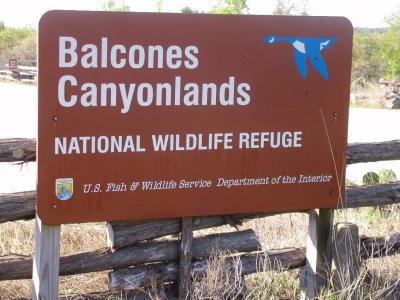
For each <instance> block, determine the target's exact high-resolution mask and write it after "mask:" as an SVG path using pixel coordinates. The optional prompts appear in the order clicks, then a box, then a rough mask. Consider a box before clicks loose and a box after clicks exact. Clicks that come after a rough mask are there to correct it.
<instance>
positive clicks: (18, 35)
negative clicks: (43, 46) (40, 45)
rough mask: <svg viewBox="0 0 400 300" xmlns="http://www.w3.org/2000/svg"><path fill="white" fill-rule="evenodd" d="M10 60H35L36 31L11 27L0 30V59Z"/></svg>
mask: <svg viewBox="0 0 400 300" xmlns="http://www.w3.org/2000/svg"><path fill="white" fill-rule="evenodd" d="M10 58H20V59H35V58H36V31H34V30H33V29H29V28H12V27H5V28H4V29H3V30H0V59H1V60H7V59H10Z"/></svg>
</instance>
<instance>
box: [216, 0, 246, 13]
mask: <svg viewBox="0 0 400 300" xmlns="http://www.w3.org/2000/svg"><path fill="white" fill-rule="evenodd" d="M248 9H249V8H248V7H247V0H218V4H217V5H215V6H214V7H213V9H212V10H211V11H210V13H211V14H224V15H234V14H243V13H246V12H247V11H248Z"/></svg>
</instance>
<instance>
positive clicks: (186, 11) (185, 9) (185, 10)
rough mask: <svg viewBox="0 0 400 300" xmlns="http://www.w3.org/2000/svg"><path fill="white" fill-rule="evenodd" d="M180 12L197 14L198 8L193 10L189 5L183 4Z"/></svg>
mask: <svg viewBox="0 0 400 300" xmlns="http://www.w3.org/2000/svg"><path fill="white" fill-rule="evenodd" d="M181 13H183V14H198V13H199V11H198V10H194V9H192V8H191V7H189V6H185V7H184V8H182V9H181Z"/></svg>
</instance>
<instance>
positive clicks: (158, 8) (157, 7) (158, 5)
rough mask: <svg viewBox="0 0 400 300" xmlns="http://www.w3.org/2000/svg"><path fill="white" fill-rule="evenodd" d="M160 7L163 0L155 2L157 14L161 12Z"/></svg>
mask: <svg viewBox="0 0 400 300" xmlns="http://www.w3.org/2000/svg"><path fill="white" fill-rule="evenodd" d="M162 5H163V0H157V2H156V10H157V12H161V11H162Z"/></svg>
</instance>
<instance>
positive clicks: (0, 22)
mask: <svg viewBox="0 0 400 300" xmlns="http://www.w3.org/2000/svg"><path fill="white" fill-rule="evenodd" d="M4 29H6V25H5V24H4V22H3V21H0V31H3V30H4Z"/></svg>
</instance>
